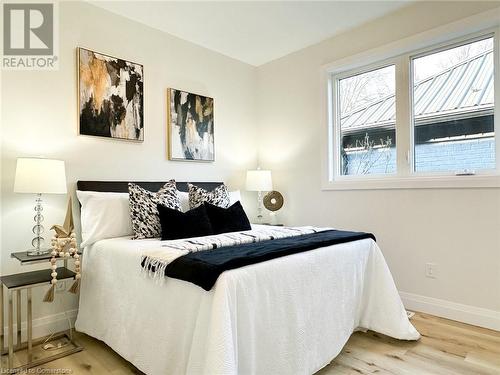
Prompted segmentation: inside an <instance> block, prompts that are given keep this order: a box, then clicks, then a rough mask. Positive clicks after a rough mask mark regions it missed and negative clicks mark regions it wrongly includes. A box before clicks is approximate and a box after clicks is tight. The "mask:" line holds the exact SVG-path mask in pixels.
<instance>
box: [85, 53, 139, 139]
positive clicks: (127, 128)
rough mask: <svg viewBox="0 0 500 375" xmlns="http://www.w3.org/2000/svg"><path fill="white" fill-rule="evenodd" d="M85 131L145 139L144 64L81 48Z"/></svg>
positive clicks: (109, 136)
mask: <svg viewBox="0 0 500 375" xmlns="http://www.w3.org/2000/svg"><path fill="white" fill-rule="evenodd" d="M78 105H79V128H80V134H82V135H95V136H100V137H108V138H120V139H127V140H134V141H143V140H144V76H143V66H142V65H141V64H136V63H133V62H130V61H126V60H122V59H119V58H116V57H111V56H107V55H104V54H101V53H97V52H94V51H90V50H87V49H84V48H78Z"/></svg>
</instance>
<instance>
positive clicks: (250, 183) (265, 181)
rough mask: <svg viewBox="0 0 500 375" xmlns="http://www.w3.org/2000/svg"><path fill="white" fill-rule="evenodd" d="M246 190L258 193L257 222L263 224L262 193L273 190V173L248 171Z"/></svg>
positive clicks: (257, 170)
mask: <svg viewBox="0 0 500 375" xmlns="http://www.w3.org/2000/svg"><path fill="white" fill-rule="evenodd" d="M246 188H247V190H248V191H256V192H257V194H258V195H257V220H258V222H259V223H260V222H262V192H264V191H271V190H273V180H272V177H271V171H267V170H262V169H260V168H257V169H256V170H251V171H247V183H246Z"/></svg>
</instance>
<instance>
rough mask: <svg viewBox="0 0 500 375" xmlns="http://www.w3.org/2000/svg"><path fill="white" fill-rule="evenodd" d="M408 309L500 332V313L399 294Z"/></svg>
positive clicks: (419, 296)
mask: <svg viewBox="0 0 500 375" xmlns="http://www.w3.org/2000/svg"><path fill="white" fill-rule="evenodd" d="M399 295H400V296H401V299H402V301H403V304H404V306H405V308H406V309H409V310H415V311H420V312H423V313H427V314H431V315H436V316H440V317H442V318H448V319H452V320H456V321H459V322H462V323H468V324H472V325H475V326H479V327H483V328H489V329H493V330H496V331H500V311H495V310H489V309H483V308H481V307H475V306H470V305H463V304H461V303H455V302H450V301H446V300H443V299H438V298H431V297H426V296H421V295H418V294H413V293H406V292H399Z"/></svg>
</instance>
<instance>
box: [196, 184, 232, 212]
mask: <svg viewBox="0 0 500 375" xmlns="http://www.w3.org/2000/svg"><path fill="white" fill-rule="evenodd" d="M188 188H189V189H188V190H189V208H190V209H193V208H196V207H198V206H199V205H201V204H203V202H208V203H210V204H213V205H214V206H218V207H222V208H227V207H229V193H228V191H227V187H226V185H224V184H222V185H220V186H217V187H216V188H215V189H214V190H212V191H206V190H205V189H203V188H201V187H198V186H196V185H193V184H188Z"/></svg>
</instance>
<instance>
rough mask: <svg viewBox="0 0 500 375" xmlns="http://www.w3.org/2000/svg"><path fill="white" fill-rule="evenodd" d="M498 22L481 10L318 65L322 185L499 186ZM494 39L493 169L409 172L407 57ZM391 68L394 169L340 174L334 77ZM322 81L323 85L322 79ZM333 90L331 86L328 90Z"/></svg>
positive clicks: (410, 132) (410, 118)
mask: <svg viewBox="0 0 500 375" xmlns="http://www.w3.org/2000/svg"><path fill="white" fill-rule="evenodd" d="M499 26H500V21H499V18H498V14H490V13H487V12H486V13H481V14H478V15H475V16H472V17H469V18H466V19H464V20H461V21H459V22H454V23H452V24H449V25H445V26H442V27H439V28H437V29H434V30H430V31H428V32H425V33H422V34H419V35H417V36H413V37H409V38H405V39H402V40H400V41H397V42H394V43H391V44H390V45H387V46H384V47H380V48H376V49H373V50H370V51H366V52H364V53H361V54H358V55H355V56H351V57H348V58H344V59H342V60H338V61H336V62H333V63H330V64H328V65H325V66H323V68H322V71H321V73H322V74H321V79H322V82H323V84H322V108H321V110H322V113H323V114H324V115H323V116H324V122H325V124H324V125H325V126H324V128H323V129H324V136H325V139H326V142H324V143H325V144H324V147H323V150H322V151H323V155H322V188H323V190H356V189H408V188H409V189H413V188H496V187H500V110H499V108H500V74H499V71H500V65H499V64H500V58H499V56H500V27H499ZM489 36H493V38H494V64H495V65H494V82H495V87H494V89H495V109H494V111H495V117H494V129H495V145H496V168H495V169H494V170H482V171H477V172H476V174H475V175H471V176H456V175H455V174H454V172H450V173H446V172H436V173H434V172H432V173H423V172H415V171H414V167H413V165H414V164H413V163H414V147H413V136H414V122H413V100H412V97H411V96H412V95H413V88H412V86H411V85H412V83H413V74H412V72H411V69H412V59H413V58H416V57H419V56H423V55H427V54H430V53H434V52H438V51H439V50H446V49H449V48H453V47H454V46H459V45H463V44H466V43H470V42H473V41H475V40H480V39H485V38H487V37H489ZM389 65H395V68H396V150H397V161H396V163H397V171H396V173H390V174H379V175H362V176H359V175H342V174H341V173H340V171H341V170H340V168H341V160H340V126H339V125H340V123H339V118H338V116H339V114H338V113H337V112H338V111H337V108H338V103H336V102H335V101H336V100H337V99H338V98H337V97H336V95H334V92H337V85H338V81H339V79H342V78H346V77H349V76H352V75H354V74H360V73H363V72H369V71H372V70H375V69H378V68H381V67H384V66H389ZM325 83H326V84H325ZM334 90H335V91H334Z"/></svg>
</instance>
